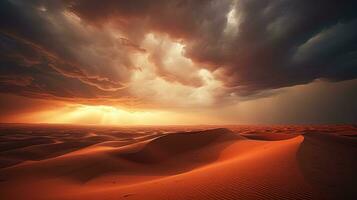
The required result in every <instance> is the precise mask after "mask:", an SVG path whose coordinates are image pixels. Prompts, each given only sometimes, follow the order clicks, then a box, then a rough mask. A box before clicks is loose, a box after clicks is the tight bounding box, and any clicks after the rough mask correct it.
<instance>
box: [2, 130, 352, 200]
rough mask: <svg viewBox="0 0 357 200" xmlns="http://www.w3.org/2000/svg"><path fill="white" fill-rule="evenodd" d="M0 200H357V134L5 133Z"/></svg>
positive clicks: (106, 131)
mask: <svg viewBox="0 0 357 200" xmlns="http://www.w3.org/2000/svg"><path fill="white" fill-rule="evenodd" d="M0 199H1V200H7V199H16V200H22V199H31V200H32V199H68V200H72V199H113V200H114V199H140V200H146V199H357V128H356V127H355V126H352V125H350V126H347V125H345V126H269V127H268V126H227V128H217V127H203V126H201V127H198V126H196V127H136V128H133V127H131V128H129V127H128V128H116V127H94V126H86V127H85V126H82V127H81V126H53V125H52V126H50V125H41V126H39V125H21V124H18V125H8V124H2V125H1V126H0Z"/></svg>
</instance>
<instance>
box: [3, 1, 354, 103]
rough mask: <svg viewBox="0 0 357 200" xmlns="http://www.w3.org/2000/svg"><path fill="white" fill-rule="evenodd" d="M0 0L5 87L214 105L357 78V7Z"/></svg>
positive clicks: (40, 93) (29, 92) (48, 94)
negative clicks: (274, 90) (228, 100)
mask: <svg viewBox="0 0 357 200" xmlns="http://www.w3.org/2000/svg"><path fill="white" fill-rule="evenodd" d="M0 4H1V5H0V13H1V18H0V51H1V55H0V66H1V69H0V91H1V92H7V93H16V94H20V95H25V96H31V97H37V98H61V99H67V100H71V99H74V100H78V99H84V100H86V99H87V100H88V99H107V100H114V101H115V100H118V101H120V100H123V101H125V100H127V99H131V100H133V101H144V102H150V101H152V103H156V104H158V103H162V102H161V101H162V99H164V100H165V101H166V103H168V104H170V102H171V104H179V103H177V102H176V103H175V102H174V103H172V99H179V98H180V97H182V98H183V99H184V98H186V99H187V101H192V102H196V103H197V104H201V105H211V104H213V103H214V102H215V101H217V99H225V100H226V99H234V98H235V97H239V96H248V97H253V98H254V97H258V96H259V95H257V94H259V93H264V92H266V91H269V90H271V89H278V88H282V87H287V86H294V85H299V84H305V83H309V82H312V81H314V80H316V79H325V80H329V81H342V80H349V79H355V78H356V77H357V13H356V8H357V3H356V1H353V0H347V1H343V2H341V1H337V0H316V1H309V0H288V1H282V0H266V1H262V0H237V1H228V0H203V1H195V0H179V1H177V0H176V1H174V0H155V1H154V0H131V1H125V0H100V1H98V0H64V1H42V0H33V1H21V0H8V1H1V3H0ZM159 91H164V92H163V93H165V94H164V95H165V96H163V94H162V93H161V92H159ZM159 98H160V99H161V100H158V99H159ZM190 98H191V99H190ZM202 99H205V100H202ZM180 105H181V104H180ZM182 105H192V104H187V103H183V104H182Z"/></svg>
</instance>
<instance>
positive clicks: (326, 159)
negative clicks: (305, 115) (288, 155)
mask: <svg viewBox="0 0 357 200" xmlns="http://www.w3.org/2000/svg"><path fill="white" fill-rule="evenodd" d="M297 160H298V162H299V166H300V168H301V171H302V172H303V174H304V177H305V178H306V180H307V181H309V182H310V183H311V184H312V185H314V186H315V187H318V188H319V190H320V191H322V192H323V193H324V194H326V196H328V197H332V198H333V199H357V193H356V192H355V189H356V188H355V186H356V185H357V173H356V166H357V138H354V137H346V136H339V135H335V134H329V133H306V134H304V141H303V142H302V144H301V146H300V149H299V151H298V152H297Z"/></svg>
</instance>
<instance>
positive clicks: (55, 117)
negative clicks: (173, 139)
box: [15, 105, 208, 125]
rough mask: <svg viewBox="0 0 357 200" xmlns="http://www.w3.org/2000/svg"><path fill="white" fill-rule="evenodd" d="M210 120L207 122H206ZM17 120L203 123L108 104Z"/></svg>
mask: <svg viewBox="0 0 357 200" xmlns="http://www.w3.org/2000/svg"><path fill="white" fill-rule="evenodd" d="M204 120H208V119H204ZM15 121H18V122H25V123H50V124H94V125H181V124H197V123H202V117H196V116H187V115H186V114H184V113H178V112H172V111H161V110H133V111H131V110H126V109H123V108H117V107H114V106H108V105H68V106H64V107H61V108H58V109H50V110H42V111H34V112H31V113H25V114H23V115H19V116H18V117H17V118H16V120H15Z"/></svg>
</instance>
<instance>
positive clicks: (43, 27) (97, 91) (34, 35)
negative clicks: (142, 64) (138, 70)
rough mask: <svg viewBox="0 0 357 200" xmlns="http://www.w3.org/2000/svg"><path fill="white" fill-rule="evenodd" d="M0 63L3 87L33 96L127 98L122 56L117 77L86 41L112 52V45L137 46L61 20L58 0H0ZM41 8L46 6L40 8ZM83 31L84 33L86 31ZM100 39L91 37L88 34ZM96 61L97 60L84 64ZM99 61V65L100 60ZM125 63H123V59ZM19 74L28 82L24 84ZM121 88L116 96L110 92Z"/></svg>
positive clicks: (9, 90) (5, 89)
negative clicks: (109, 38) (110, 38)
mask: <svg viewBox="0 0 357 200" xmlns="http://www.w3.org/2000/svg"><path fill="white" fill-rule="evenodd" d="M0 4H1V5H0V13H1V18H0V51H1V54H0V66H1V74H0V77H1V81H0V82H1V84H0V85H1V87H0V88H1V91H3V92H15V93H19V94H27V95H28V94H31V95H33V96H41V97H42V96H43V95H47V96H53V97H61V98H62V97H63V98H97V97H100V96H102V95H103V96H107V97H108V98H111V97H112V98H117V97H123V96H125V95H126V94H125V91H124V90H123V88H125V87H126V86H125V82H126V80H127V77H128V75H127V73H128V70H125V69H126V66H123V65H125V64H127V65H130V63H128V62H127V61H126V60H125V59H122V62H121V63H117V64H118V66H117V67H118V68H123V69H122V70H121V72H122V73H121V74H119V75H117V73H115V72H114V71H113V68H111V67H102V65H104V66H109V65H110V64H111V63H108V62H110V58H107V57H105V55H101V56H102V57H100V58H99V56H97V55H91V54H95V53H93V52H92V51H96V50H97V49H95V48H92V49H89V48H88V45H90V44H96V45H97V46H98V48H102V49H104V50H108V51H109V50H111V49H112V48H115V45H120V46H128V47H129V48H132V49H134V48H136V49H137V47H135V46H134V44H131V43H130V41H124V42H119V43H118V44H114V45H113V44H112V43H111V41H106V40H107V38H106V37H105V35H104V34H103V35H100V34H101V33H98V32H95V31H93V32H90V31H87V32H89V33H87V32H86V31H85V30H82V29H81V28H82V27H80V26H76V25H75V24H71V22H70V21H69V20H68V19H65V17H66V16H65V15H64V12H65V10H64V8H65V7H63V4H62V3H61V2H59V1H51V2H48V1H1V3H0ZM44 9H45V10H44ZM86 33H87V34H86ZM98 34H99V36H102V37H99V38H101V39H102V40H101V41H98V40H97V41H92V40H91V38H90V37H95V36H98ZM90 59H96V60H98V62H97V63H93V62H92V63H91V64H88V63H85V61H86V60H90ZM99 61H100V63H99ZM125 62H126V63H125ZM23 77H30V78H28V79H31V80H32V82H31V83H30V82H29V83H28V84H26V85H25V84H22V83H23V82H24V78H23ZM117 90H123V91H122V92H121V93H120V94H121V95H119V96H117V94H111V93H109V92H113V91H117Z"/></svg>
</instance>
